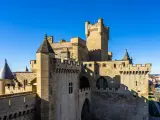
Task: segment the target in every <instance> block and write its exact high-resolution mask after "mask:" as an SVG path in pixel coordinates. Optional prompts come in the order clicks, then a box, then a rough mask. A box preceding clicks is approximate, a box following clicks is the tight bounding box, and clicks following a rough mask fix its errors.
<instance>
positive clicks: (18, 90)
mask: <svg viewBox="0 0 160 120" xmlns="http://www.w3.org/2000/svg"><path fill="white" fill-rule="evenodd" d="M23 92H32V86H26V87H25V88H24V87H14V86H5V94H15V93H23Z"/></svg>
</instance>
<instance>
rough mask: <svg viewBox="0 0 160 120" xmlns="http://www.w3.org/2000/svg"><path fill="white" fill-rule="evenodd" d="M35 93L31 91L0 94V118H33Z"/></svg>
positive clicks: (16, 119)
mask: <svg viewBox="0 0 160 120" xmlns="http://www.w3.org/2000/svg"><path fill="white" fill-rule="evenodd" d="M35 105H36V94H35V93H31V92H26V93H18V94H10V95H2V96H0V111H1V114H0V119H2V120H8V119H12V120H21V119H23V120H34V116H35Z"/></svg>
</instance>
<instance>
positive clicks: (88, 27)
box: [85, 19, 109, 36]
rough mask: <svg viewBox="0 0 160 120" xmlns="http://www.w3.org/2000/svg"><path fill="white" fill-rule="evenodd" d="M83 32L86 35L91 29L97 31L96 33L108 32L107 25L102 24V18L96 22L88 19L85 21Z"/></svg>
mask: <svg viewBox="0 0 160 120" xmlns="http://www.w3.org/2000/svg"><path fill="white" fill-rule="evenodd" d="M85 28H86V29H85V33H86V36H88V35H89V34H90V32H92V31H97V32H98V33H100V34H101V33H103V32H106V33H108V31H109V27H106V26H104V23H103V19H98V22H97V23H94V24H91V23H90V22H89V21H88V22H86V23H85Z"/></svg>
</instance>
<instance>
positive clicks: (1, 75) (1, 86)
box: [0, 59, 14, 95]
mask: <svg viewBox="0 0 160 120" xmlns="http://www.w3.org/2000/svg"><path fill="white" fill-rule="evenodd" d="M13 79H14V76H13V74H12V71H11V69H10V67H9V65H8V63H7V60H6V59H5V64H4V67H3V68H2V69H1V71H0V95H3V94H5V85H6V84H11V83H13Z"/></svg>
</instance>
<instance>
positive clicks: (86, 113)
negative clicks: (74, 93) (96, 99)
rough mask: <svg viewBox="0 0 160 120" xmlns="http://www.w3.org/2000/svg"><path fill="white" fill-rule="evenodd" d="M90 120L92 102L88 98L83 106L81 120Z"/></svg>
mask: <svg viewBox="0 0 160 120" xmlns="http://www.w3.org/2000/svg"><path fill="white" fill-rule="evenodd" d="M89 119H90V102H89V100H88V98H86V99H85V101H84V103H83V106H82V111H81V120H89Z"/></svg>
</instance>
